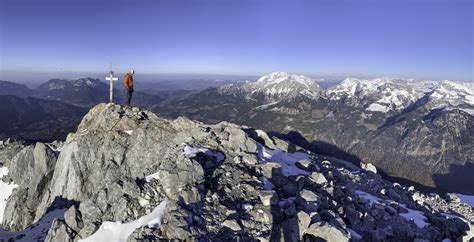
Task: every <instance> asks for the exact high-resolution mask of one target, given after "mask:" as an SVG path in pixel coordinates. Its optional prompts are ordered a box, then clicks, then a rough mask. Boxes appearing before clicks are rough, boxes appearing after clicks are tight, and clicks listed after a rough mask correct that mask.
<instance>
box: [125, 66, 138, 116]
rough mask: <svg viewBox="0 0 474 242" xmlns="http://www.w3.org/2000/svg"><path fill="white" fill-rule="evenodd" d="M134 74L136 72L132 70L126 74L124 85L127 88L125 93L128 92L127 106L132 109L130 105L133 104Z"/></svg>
mask: <svg viewBox="0 0 474 242" xmlns="http://www.w3.org/2000/svg"><path fill="white" fill-rule="evenodd" d="M133 74H135V70H133V69H130V71H129V72H128V73H127V74H125V77H124V78H123V85H124V86H125V91H126V92H127V106H128V107H130V103H131V102H132V93H133Z"/></svg>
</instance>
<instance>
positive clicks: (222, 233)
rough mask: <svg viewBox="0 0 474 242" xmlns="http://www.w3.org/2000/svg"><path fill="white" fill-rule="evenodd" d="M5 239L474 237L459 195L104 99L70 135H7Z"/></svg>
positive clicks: (469, 211) (260, 135)
mask: <svg viewBox="0 0 474 242" xmlns="http://www.w3.org/2000/svg"><path fill="white" fill-rule="evenodd" d="M0 159H1V160H0V191H1V193H0V219H2V220H1V226H2V228H3V229H0V241H43V240H44V241H157V240H164V241H166V240H187V241H235V240H240V241H321V239H322V240H326V241H414V240H417V241H442V240H443V241H469V239H472V237H473V233H474V228H473V223H474V211H473V208H472V207H471V206H469V205H468V204H465V203H462V202H461V201H460V199H459V198H458V197H456V195H454V194H446V195H438V194H424V193H421V192H419V191H417V190H416V189H414V188H413V187H408V188H407V187H403V186H400V185H399V184H394V183H391V182H388V181H386V180H384V179H383V178H382V177H381V176H380V175H379V174H377V173H376V169H372V168H373V166H372V165H370V164H363V167H364V169H362V168H360V167H359V166H356V165H354V164H352V163H349V162H346V161H343V160H340V159H336V158H332V157H326V156H321V155H317V154H314V153H312V152H309V151H308V150H305V149H303V148H301V147H298V146H296V145H294V144H292V143H288V142H286V141H283V140H280V139H278V138H276V137H272V136H269V135H268V134H267V133H265V132H264V131H261V130H256V129H253V128H251V127H247V126H239V125H235V124H231V123H227V122H221V123H218V124H215V125H206V124H203V123H200V122H196V121H192V120H189V119H186V118H177V119H175V120H167V119H163V118H160V117H158V116H156V115H155V114H154V113H152V112H149V111H146V110H140V109H138V108H131V109H130V108H125V107H123V106H120V105H115V104H99V105H97V106H95V107H94V108H92V109H91V110H90V111H89V113H88V114H87V115H86V116H85V117H84V118H83V120H82V122H81V123H80V125H79V126H78V129H77V131H76V133H72V134H69V135H68V137H67V139H66V141H65V142H64V143H57V142H56V143H52V144H44V143H36V144H31V145H28V144H25V143H19V142H14V141H7V142H2V143H0Z"/></svg>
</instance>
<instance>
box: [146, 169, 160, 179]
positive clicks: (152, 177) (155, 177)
mask: <svg viewBox="0 0 474 242" xmlns="http://www.w3.org/2000/svg"><path fill="white" fill-rule="evenodd" d="M159 177H160V172H159V171H158V172H156V173H153V174H151V175H148V176H146V177H145V180H146V182H150V181H151V180H153V179H155V180H158V178H159Z"/></svg>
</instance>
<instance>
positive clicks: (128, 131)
mask: <svg viewBox="0 0 474 242" xmlns="http://www.w3.org/2000/svg"><path fill="white" fill-rule="evenodd" d="M123 132H125V133H127V134H128V135H132V133H133V130H125V131H123Z"/></svg>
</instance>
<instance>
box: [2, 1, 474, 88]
mask: <svg viewBox="0 0 474 242" xmlns="http://www.w3.org/2000/svg"><path fill="white" fill-rule="evenodd" d="M473 5H474V3H473V2H472V1H469V0H451V1H448V0H434V1H426V0H413V1H405V0H402V1H394V0H383V1H375V0H363V1H357V2H355V1H350V0H336V1H326V0H322V1H305V0H302V1H283V0H278V1H268V0H255V1H249V0H242V1H234V0H231V1H225V2H224V1H214V0H205V1H196V0H180V1H168V0H164V1H147V0H144V1H136V2H127V1H114V2H112V1H89V0H86V1H77V0H73V1H68V2H64V1H55V0H46V1H41V2H38V1H33V0H18V1H14V2H11V1H5V0H0V34H1V35H0V46H1V48H0V80H6V81H16V82H41V81H47V80H48V79H51V78H55V77H59V78H61V77H63V78H74V77H86V76H84V75H83V74H88V73H89V74H93V75H95V76H93V77H97V78H103V77H101V75H104V74H106V73H107V72H108V69H109V61H112V62H113V64H114V69H115V71H116V72H117V73H124V72H126V71H127V70H128V69H129V68H131V67H132V68H134V69H135V70H136V71H137V74H140V75H143V76H157V77H159V78H160V77H162V76H167V75H176V76H221V77H222V76H224V77H225V76H234V77H238V76H246V77H258V76H261V75H265V74H268V73H271V72H273V71H284V72H288V73H296V74H302V75H307V76H310V77H313V78H315V79H319V78H323V79H343V78H345V77H356V78H377V77H400V78H415V79H424V80H427V79H429V80H438V81H439V80H452V81H464V82H466V81H468V82H473V81H474V77H473V70H474V63H473V56H474V46H473V39H474V37H473V36H474V30H473V18H474V16H473V15H474V8H473ZM101 73H104V74H101ZM78 75H80V76H78Z"/></svg>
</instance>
